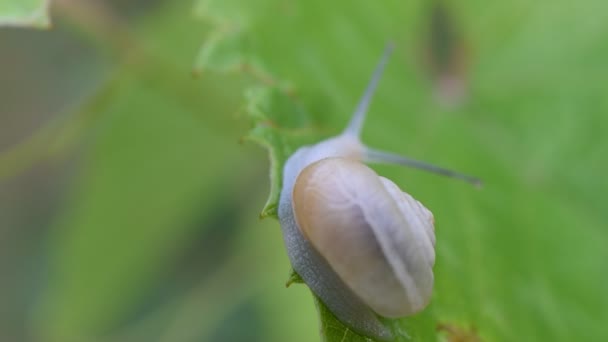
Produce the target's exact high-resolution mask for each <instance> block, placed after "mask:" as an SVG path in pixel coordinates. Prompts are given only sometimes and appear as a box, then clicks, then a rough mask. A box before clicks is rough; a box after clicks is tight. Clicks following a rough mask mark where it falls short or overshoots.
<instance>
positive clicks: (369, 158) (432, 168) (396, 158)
mask: <svg viewBox="0 0 608 342" xmlns="http://www.w3.org/2000/svg"><path fill="white" fill-rule="evenodd" d="M364 160H365V161H366V162H370V163H384V164H397V165H404V166H408V167H413V168H415V169H420V170H424V171H428V172H431V173H435V174H438V175H442V176H446V177H450V178H456V179H460V180H463V181H465V182H467V183H471V184H473V185H475V186H476V187H481V186H482V185H483V183H482V181H481V180H480V179H479V178H475V177H472V176H468V175H465V174H462V173H459V172H456V171H452V170H448V169H444V168H442V167H439V166H436V165H433V164H429V163H425V162H422V161H419V160H415V159H411V158H408V157H404V156H401V155H398V154H393V153H390V152H384V151H378V150H374V149H370V148H366V150H365V153H364Z"/></svg>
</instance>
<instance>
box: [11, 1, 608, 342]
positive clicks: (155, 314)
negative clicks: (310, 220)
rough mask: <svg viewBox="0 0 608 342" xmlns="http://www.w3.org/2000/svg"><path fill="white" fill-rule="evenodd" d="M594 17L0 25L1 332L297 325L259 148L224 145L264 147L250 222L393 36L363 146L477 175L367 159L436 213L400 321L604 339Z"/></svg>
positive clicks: (330, 333) (606, 144) (420, 6)
mask: <svg viewBox="0 0 608 342" xmlns="http://www.w3.org/2000/svg"><path fill="white" fill-rule="evenodd" d="M436 6H440V8H441V9H442V11H445V15H446V16H448V17H449V18H450V22H452V23H450V24H449V25H448V26H444V27H443V29H442V30H448V31H449V32H452V31H453V32H452V33H454V34H447V35H445V36H441V37H439V38H438V37H437V36H436V35H437V34H442V33H441V32H444V31H441V30H439V31H441V32H440V33H437V32H436V31H435V30H436V26H435V25H437V23H436V22H435V21H434V20H445V19H441V16H439V18H440V19H437V17H436V16H435V14H433V13H437V12H436V9H437V7H436ZM0 9H2V7H0ZM606 9H607V5H606V4H605V2H603V1H599V0H585V1H582V2H576V3H575V2H568V1H565V0H559V1H546V0H543V1H537V2H534V3H531V2H526V1H511V2H500V3H487V2H479V1H471V2H466V3H457V2H448V1H439V0H437V1H412V2H402V1H394V0H393V1H386V2H382V3H380V2H378V3H375V2H369V1H363V0H356V1H335V2H331V3H328V2H324V1H320V0H311V1H306V2H304V1H285V0H281V1H279V0H255V1H252V0H251V1H237V0H215V1H212V0H198V1H195V2H194V3H186V4H184V3H183V2H181V3H180V2H146V1H131V2H121V1H115V2H86V1H84V2H78V1H71V2H70V1H60V2H57V4H56V6H54V7H53V11H52V12H53V13H52V14H53V15H52V17H53V22H54V25H55V28H54V30H52V31H49V32H35V33H33V32H24V31H18V30H10V31H8V30H6V29H5V30H4V31H0V35H1V36H2V37H5V38H3V39H0V52H1V53H0V68H1V69H2V70H0V75H4V76H5V77H2V78H0V103H3V104H9V103H14V105H11V106H7V105H5V106H4V109H3V108H0V113H1V114H0V135H2V137H3V139H2V140H1V141H0V144H2V145H0V147H1V148H2V149H1V150H0V163H1V164H0V175H2V177H3V178H2V179H0V190H1V191H0V214H1V215H0V234H2V236H3V238H2V239H1V240H0V259H1V260H3V262H2V263H0V277H1V278H2V279H3V280H6V281H4V282H2V283H0V300H2V302H3V303H4V305H2V308H1V309H0V310H2V311H0V340H3V341H4V340H7V341H62V342H63V341H139V340H141V341H172V342H173V341H177V342H179V341H252V340H255V341H287V340H289V341H311V340H316V339H318V338H319V334H318V327H317V326H318V321H317V313H315V311H314V310H315V309H314V305H313V300H312V297H311V296H310V294H309V293H308V291H307V290H306V287H305V286H302V285H298V286H296V285H294V286H291V287H290V288H289V289H287V290H285V289H284V284H285V281H286V280H287V278H288V275H289V273H288V271H289V265H288V261H287V257H286V255H285V252H284V250H283V246H282V240H281V236H280V230H279V227H278V223H277V222H276V221H274V220H263V221H258V220H257V216H258V214H259V212H260V210H261V209H262V207H263V206H264V197H265V196H266V195H267V194H268V185H267V184H266V183H265V182H266V179H267V176H266V173H267V170H268V166H267V161H266V159H267V158H266V157H265V155H264V154H263V151H262V150H261V149H259V148H256V147H254V146H253V144H250V143H244V144H238V142H239V140H241V139H242V138H247V137H248V138H250V139H253V140H255V141H257V142H260V143H262V144H263V145H265V146H266V147H268V148H269V151H270V153H271V156H272V157H273V164H272V165H271V167H270V169H271V170H272V171H273V172H272V177H271V178H272V179H271V185H272V190H271V191H270V192H271V197H270V200H269V202H268V205H267V207H266V209H265V211H264V214H265V215H272V214H273V203H275V201H276V198H275V197H273V194H274V195H275V196H276V194H277V192H278V191H279V189H280V171H281V165H282V163H283V162H284V160H285V159H286V158H287V156H288V155H289V154H290V153H292V152H293V151H294V150H295V149H296V148H297V147H299V146H300V145H302V144H304V143H310V142H314V141H318V140H319V139H321V138H322V137H325V136H329V135H332V134H335V133H336V132H338V131H339V130H340V129H341V128H342V127H343V125H344V123H345V122H346V120H347V118H348V116H349V115H350V113H351V111H352V110H353V108H354V106H355V103H356V102H357V100H358V98H359V96H360V94H361V93H362V91H363V88H364V86H365V84H366V82H367V80H368V78H369V74H370V72H371V71H372V69H373V67H374V65H375V63H376V61H377V58H378V56H379V55H380V53H381V51H382V49H383V47H384V45H385V44H386V42H387V41H389V40H392V41H394V42H395V44H396V46H397V50H396V53H395V55H394V57H393V59H392V60H391V62H390V63H389V66H388V69H387V72H386V75H385V76H384V78H383V80H382V81H381V84H380V87H379V90H378V92H377V95H376V98H375V99H374V103H373V105H372V108H371V112H370V115H369V118H368V120H367V125H366V129H365V132H364V140H365V141H366V142H367V143H368V144H370V145H372V146H375V147H378V148H383V149H387V150H392V151H395V152H399V153H402V154H405V155H408V156H412V157H415V158H417V159H422V160H426V161H429V162H434V163H437V164H440V165H444V166H450V167H452V168H455V169H458V170H461V171H465V172H467V173H470V174H474V175H476V176H479V177H481V178H482V179H483V180H484V181H485V187H484V188H483V189H482V190H477V189H474V188H471V187H470V186H468V185H466V184H461V183H460V182H456V181H453V180H449V179H441V178H437V177H436V176H433V175H429V174H424V173H421V172H418V171H413V170H404V169H400V168H396V167H390V166H389V167H387V166H374V168H375V169H376V170H377V171H378V172H379V173H380V174H382V175H384V176H386V177H388V178H391V179H393V180H394V181H395V182H396V183H397V184H399V185H400V186H401V187H402V188H403V189H404V190H405V191H407V192H408V193H410V194H412V195H413V196H414V197H416V198H417V199H418V200H420V201H421V202H423V203H424V204H425V205H426V206H427V207H428V208H429V209H431V210H432V211H433V213H434V216H435V219H436V234H437V246H436V250H437V264H436V268H435V276H436V288H435V291H434V297H433V299H432V301H431V305H430V306H429V307H428V308H427V309H426V310H425V311H424V312H422V313H421V314H419V315H417V316H415V317H411V318H407V319H404V320H401V321H399V322H398V323H396V324H397V325H398V327H399V329H403V330H404V332H405V333H406V334H407V335H409V336H411V337H412V339H413V340H421V341H433V340H437V339H440V340H441V339H443V340H450V338H452V339H455V338H456V336H459V335H458V332H459V331H462V332H466V333H463V334H465V335H466V334H469V335H467V336H470V338H469V339H470V340H474V338H476V337H475V336H478V337H479V338H481V339H482V340H484V341H516V340H525V341H570V340H580V341H603V340H608V333H607V332H606V331H605V329H603V322H605V321H606V320H607V319H608V296H606V294H605V293H604V292H605V291H604V290H605V289H606V287H607V286H608V273H607V272H606V266H605V261H606V260H608V249H607V248H606V246H607V244H608V231H607V230H606V228H607V226H608V225H607V223H608V212H607V211H606V210H605V209H606V208H605V204H604V203H605V200H604V199H603V195H604V194H605V193H606V192H607V191H608V183H607V182H605V181H603V179H602V175H603V174H605V172H606V171H607V170H608V159H607V158H606V153H605V151H606V150H608V138H607V135H606V134H605V127H607V125H608V115H607V114H608V98H607V97H606V94H607V93H608V86H606V83H605V81H604V80H605V79H606V78H607V77H608V67H606V62H605V61H606V60H607V59H608V45H606V44H605V42H606V41H607V39H608V22H606V20H605V19H604V18H603V17H602V15H601V13H604V12H605V11H606ZM434 18H435V19H434ZM446 27H447V28H446ZM450 30H452V31H450ZM455 33H457V34H455ZM58 37H60V38H58ZM445 37H448V38H447V39H449V42H451V43H453V45H449V46H448V47H447V48H445V49H442V48H438V49H436V48H435V47H436V46H437V45H436V44H438V43H437V41H441V39H443V38H445ZM440 38H441V39H440ZM66 42H72V43H70V44H71V45H70V44H68V43H66ZM73 42H77V43H73ZM66 46H75V47H73V48H71V49H66ZM58 51H62V52H63V54H58ZM83 51H86V53H85V52H83ZM438 53H440V54H445V55H442V56H439V57H441V58H438V56H437V55H436V54H438ZM72 55H75V56H82V57H79V58H76V59H75V61H74V62H73V63H64V62H62V61H64V59H65V58H69V56H72ZM91 55H93V56H94V57H91ZM26 56H28V57H27V58H26ZM49 56H54V58H49ZM436 57H437V58H436ZM83 60H86V61H87V62H89V63H88V64H83V65H84V66H82V65H80V64H78V65H79V68H80V69H78V70H79V72H74V69H75V68H76V64H77V63H76V61H83ZM437 61H441V64H437V63H438V62H437ZM13 65H17V67H14V66H13ZM19 65H23V66H24V67H19ZM25 66H28V67H25ZM31 66H35V68H34V67H31ZM193 69H194V70H193ZM28 70H30V71H29V72H28ZM32 70H33V71H32ZM40 70H42V71H40ZM45 70H51V71H52V72H51V71H45ZM80 70H84V71H82V72H81V71H80ZM193 71H194V72H195V74H197V75H198V76H199V77H198V78H193V77H192V76H191V74H192V72H193ZM41 78H42V80H41ZM446 81H449V82H448V83H447V85H448V87H447V88H445V86H446V83H445V82H446ZM75 82H76V83H75ZM36 84H38V85H39V86H38V87H34V86H33V85H36ZM40 84H42V85H40ZM74 84H77V85H78V87H74ZM454 84H455V87H456V88H453V87H454ZM450 87H452V88H450ZM15 88H16V89H19V90H20V91H14V89H15ZM64 88H65V89H70V90H72V89H73V88H80V89H81V91H63V92H61V91H58V92H54V91H55V90H52V89H64ZM446 89H447V90H446ZM454 90H456V92H455V93H456V95H457V96H456V97H454V94H453V93H452V92H451V91H454ZM48 93H50V94H55V97H58V98H60V99H62V100H61V101H58V100H56V99H53V96H48ZM34 100H35V101H34ZM32 102H35V105H30V103H32ZM25 104H28V105H27V106H26V105H25ZM24 108H25V109H24ZM8 109H10V110H8ZM26 109H27V110H26ZM36 113H38V114H36ZM24 118H28V119H27V120H26V119H24ZM31 122H35V123H36V124H31ZM252 122H253V130H251V131H250V132H249V133H248V131H249V128H250V127H251V123H252ZM14 131H21V132H23V133H22V134H21V135H15V134H13V133H14ZM9 138H10V139H9ZM244 140H245V141H248V140H247V139H244ZM48 170H55V171H53V172H50V171H48ZM47 183H48V184H51V183H58V184H59V185H58V186H55V187H51V186H41V185H39V184H47ZM58 203H59V204H58ZM40 208H49V209H48V210H41V209H40ZM14 246H17V247H14ZM319 311H320V312H321V313H322V315H323V317H324V321H323V322H322V323H324V324H325V326H326V327H327V326H328V323H329V328H328V329H325V330H324V331H325V332H326V333H327V335H326V337H327V339H328V340H331V341H333V340H340V338H342V337H343V336H350V337H352V340H355V338H356V336H355V335H354V334H350V335H349V333H348V332H345V331H344V330H343V327H340V326H339V322H333V323H332V322H331V321H329V320H330V319H331V315H330V314H329V313H324V311H323V307H320V308H319ZM332 324H333V325H332ZM336 326H337V329H335V330H332V327H336ZM438 329H439V331H437V330H438ZM351 335H352V336H351Z"/></svg>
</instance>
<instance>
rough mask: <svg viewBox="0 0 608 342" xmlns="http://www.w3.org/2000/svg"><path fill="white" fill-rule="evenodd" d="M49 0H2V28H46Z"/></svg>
mask: <svg viewBox="0 0 608 342" xmlns="http://www.w3.org/2000/svg"><path fill="white" fill-rule="evenodd" d="M48 4H49V0H1V1H0V26H31V27H38V28H46V27H48V26H49V25H50V21H49V17H48V13H47V11H48Z"/></svg>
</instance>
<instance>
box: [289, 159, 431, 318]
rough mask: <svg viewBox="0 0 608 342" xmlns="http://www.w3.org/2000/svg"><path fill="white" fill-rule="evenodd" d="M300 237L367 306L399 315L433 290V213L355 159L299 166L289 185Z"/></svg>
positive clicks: (411, 311)
mask: <svg viewBox="0 0 608 342" xmlns="http://www.w3.org/2000/svg"><path fill="white" fill-rule="evenodd" d="M292 205H293V210H294V214H295V218H296V223H297V225H298V227H299V229H300V230H301V232H302V233H303V235H304V236H305V237H306V238H307V239H308V241H310V242H311V243H312V245H313V246H314V248H315V249H316V250H317V251H318V252H319V253H320V254H321V255H322V256H323V257H324V258H325V260H327V262H328V263H329V265H330V266H331V267H332V269H333V270H334V271H335V272H336V273H337V274H338V276H339V277H340V278H341V279H342V280H343V281H344V283H345V284H346V285H347V286H348V287H349V288H350V290H352V291H353V292H354V293H355V294H356V295H357V296H358V297H359V298H361V299H362V300H363V302H364V303H365V304H367V305H368V306H369V307H370V308H371V309H372V310H373V311H374V312H376V313H378V314H379V315H381V316H385V317H403V316H408V315H412V314H414V313H416V312H418V311H420V310H421V309H423V308H424V307H425V306H426V305H427V304H428V302H429V299H430V297H431V293H432V289H433V270H432V267H433V265H434V263H435V250H434V246H435V233H434V228H433V215H432V214H431V212H430V211H429V210H427V209H426V208H425V207H424V206H423V205H422V204H420V202H418V201H416V200H415V199H413V198H412V197H411V196H410V195H408V194H406V193H404V192H402V191H401V190H399V188H398V187H397V186H396V185H395V184H394V183H393V182H391V181H390V180H388V179H386V178H384V177H379V176H378V175H377V174H376V173H375V172H374V171H373V170H372V169H370V168H369V167H367V166H365V165H364V164H361V163H360V162H357V161H353V160H349V159H344V158H328V159H323V160H320V161H318V162H316V163H314V164H312V165H309V166H308V167H306V168H305V169H304V170H303V171H302V172H301V173H300V175H299V176H298V178H297V180H296V184H295V187H294V189H293V204H292Z"/></svg>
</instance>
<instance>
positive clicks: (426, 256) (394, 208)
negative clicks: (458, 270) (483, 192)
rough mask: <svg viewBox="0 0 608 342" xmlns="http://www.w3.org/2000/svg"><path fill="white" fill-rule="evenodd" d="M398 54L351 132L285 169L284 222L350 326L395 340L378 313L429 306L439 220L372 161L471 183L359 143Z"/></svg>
mask: <svg viewBox="0 0 608 342" xmlns="http://www.w3.org/2000/svg"><path fill="white" fill-rule="evenodd" d="M391 52H392V46H390V45H389V47H387V48H386V51H385V52H384V55H383V56H382V58H381V60H380V62H379V64H378V65H377V67H376V69H375V71H374V73H373V75H372V78H371V81H370V82H369V84H368V86H367V88H366V90H365V92H364V94H363V97H362V99H361V100H360V102H359V104H358V106H357V108H356V110H355V112H354V114H353V116H352V118H351V119H350V122H349V124H348V125H347V127H346V129H345V130H344V131H343V132H342V133H341V134H339V135H337V136H335V137H332V138H329V139H327V140H324V141H322V142H319V143H317V144H315V145H311V146H304V147H301V148H300V149H298V150H297V151H296V152H295V153H294V154H293V155H291V156H290V157H289V158H288V160H287V162H286V163H285V166H284V169H283V187H282V189H281V193H280V198H279V206H278V217H279V222H280V225H281V229H282V232H283V238H284V242H285V245H286V249H287V254H288V256H289V259H290V261H291V264H292V266H293V269H294V271H295V272H296V273H297V274H298V275H300V277H301V278H302V280H303V281H304V282H305V283H306V284H307V285H308V286H309V287H310V289H311V290H312V292H313V293H314V294H315V295H316V296H317V297H318V298H319V299H320V300H321V301H322V302H323V303H324V304H325V306H327V308H328V309H329V310H330V311H331V312H332V313H333V314H334V315H335V316H336V318H338V320H340V321H341V322H342V323H343V324H345V325H346V326H347V327H349V328H351V329H352V330H354V331H355V332H357V333H360V334H362V335H365V336H369V337H373V338H376V339H378V340H388V339H391V338H392V333H391V330H390V329H389V328H388V327H387V326H386V325H385V323H383V321H382V319H381V318H380V317H386V318H397V317H404V316H410V315H413V314H415V313H417V312H419V311H421V310H422V309H424V308H425V307H426V306H427V305H428V303H429V300H430V297H431V293H432V289H433V281H434V275H433V265H434V263H435V232H434V220H433V214H432V213H431V212H430V211H429V210H428V209H427V208H425V207H424V206H423V205H422V204H421V203H420V202H418V201H416V200H415V199H414V198H413V197H412V196H410V195H409V194H407V193H405V192H403V191H401V190H400V189H399V187H398V186H397V185H395V183H393V182H392V181H390V180H389V179H386V178H384V177H381V176H379V175H377V174H376V173H375V172H374V171H373V170H372V169H371V168H369V167H368V166H366V165H365V164H364V162H365V163H391V164H400V165H405V166H410V167H415V168H419V169H424V170H427V171H430V172H434V173H438V174H442V175H446V176H450V177H455V178H460V179H462V180H465V181H468V182H471V183H478V182H479V181H478V180H477V179H475V178H473V177H470V176H466V175H463V174H460V173H456V172H453V171H450V170H446V169H443V168H439V167H437V166H434V165H430V164H427V163H423V162H420V161H416V160H412V159H409V158H406V157H403V156H399V155H396V154H392V153H389V152H383V151H379V150H375V149H372V148H369V147H367V146H365V145H364V144H363V143H362V142H361V140H360V137H359V136H360V132H361V130H362V127H363V122H364V119H365V115H366V112H367V109H368V107H369V103H370V101H371V98H372V96H373V93H374V92H375V89H376V87H377V84H378V82H379V79H380V77H381V74H382V73H383V70H384V68H385V65H386V64H387V61H388V59H389V56H390V54H391Z"/></svg>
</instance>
